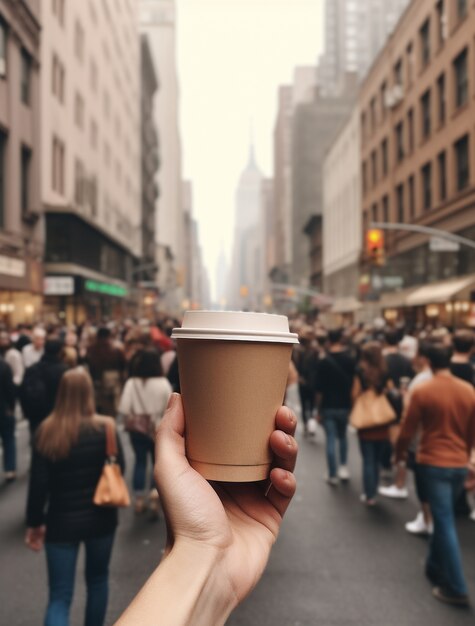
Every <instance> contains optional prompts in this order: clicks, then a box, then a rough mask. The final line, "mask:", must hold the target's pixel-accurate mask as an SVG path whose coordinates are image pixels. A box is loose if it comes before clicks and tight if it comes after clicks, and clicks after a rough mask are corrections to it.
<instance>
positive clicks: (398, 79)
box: [393, 59, 402, 85]
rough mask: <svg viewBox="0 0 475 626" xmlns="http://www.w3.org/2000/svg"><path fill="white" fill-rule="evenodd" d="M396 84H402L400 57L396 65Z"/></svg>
mask: <svg viewBox="0 0 475 626" xmlns="http://www.w3.org/2000/svg"><path fill="white" fill-rule="evenodd" d="M393 73H394V84H395V85H402V59H399V60H398V61H397V63H396V64H395V66H394V70H393Z"/></svg>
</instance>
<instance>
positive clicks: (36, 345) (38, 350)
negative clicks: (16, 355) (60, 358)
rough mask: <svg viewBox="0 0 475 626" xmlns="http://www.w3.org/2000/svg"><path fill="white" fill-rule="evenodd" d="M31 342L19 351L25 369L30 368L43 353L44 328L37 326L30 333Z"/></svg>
mask: <svg viewBox="0 0 475 626" xmlns="http://www.w3.org/2000/svg"><path fill="white" fill-rule="evenodd" d="M31 337H32V342H31V343H28V344H26V345H25V346H24V348H23V349H22V351H21V354H22V357H23V365H24V366H25V369H27V368H28V367H31V366H32V365H34V364H35V363H38V361H39V360H40V359H41V357H42V356H43V353H44V347H45V341H46V331H45V329H44V328H41V327H40V326H37V327H36V328H35V329H34V330H33V333H32V336H31Z"/></svg>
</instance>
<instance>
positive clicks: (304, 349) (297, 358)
mask: <svg viewBox="0 0 475 626" xmlns="http://www.w3.org/2000/svg"><path fill="white" fill-rule="evenodd" d="M299 339H300V346H297V348H296V349H295V350H294V352H293V355H292V357H293V360H294V363H295V367H296V368H297V371H298V373H299V394H300V404H301V407H302V420H303V426H304V433H305V435H307V434H308V429H307V423H308V420H309V419H310V418H311V417H312V416H313V411H314V408H315V370H316V367H317V355H316V352H315V349H314V347H313V339H314V333H313V330H312V328H311V327H310V326H306V327H304V328H303V329H302V330H301V332H300V337H299Z"/></svg>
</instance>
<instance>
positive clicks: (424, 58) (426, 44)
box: [419, 18, 430, 68]
mask: <svg viewBox="0 0 475 626" xmlns="http://www.w3.org/2000/svg"><path fill="white" fill-rule="evenodd" d="M419 37H420V42H421V63H422V67H423V68H424V67H426V65H427V64H428V63H429V61H430V18H427V19H426V21H425V22H424V24H422V26H421V28H420V30H419Z"/></svg>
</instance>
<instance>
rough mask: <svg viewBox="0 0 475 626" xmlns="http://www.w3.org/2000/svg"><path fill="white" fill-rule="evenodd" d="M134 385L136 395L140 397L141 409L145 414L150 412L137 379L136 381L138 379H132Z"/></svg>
mask: <svg viewBox="0 0 475 626" xmlns="http://www.w3.org/2000/svg"><path fill="white" fill-rule="evenodd" d="M132 385H133V387H134V389H135V395H136V396H137V398H138V401H139V404H140V408H141V410H142V413H143V414H146V413H148V411H147V409H146V408H145V402H144V399H143V397H142V394H141V393H140V391H139V385H138V384H137V381H136V380H134V381H132Z"/></svg>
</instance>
